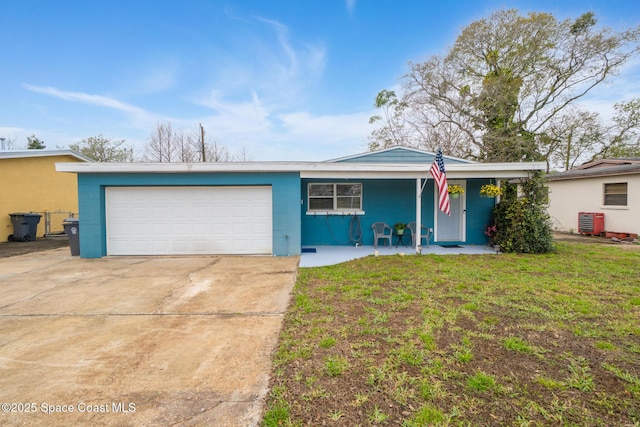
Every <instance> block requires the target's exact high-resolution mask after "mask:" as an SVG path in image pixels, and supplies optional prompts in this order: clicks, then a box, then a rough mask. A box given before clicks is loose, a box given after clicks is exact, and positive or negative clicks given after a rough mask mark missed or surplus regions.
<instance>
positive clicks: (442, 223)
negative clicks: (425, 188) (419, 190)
mask: <svg viewBox="0 0 640 427" xmlns="http://www.w3.org/2000/svg"><path fill="white" fill-rule="evenodd" d="M447 184H448V185H454V184H457V185H459V186H460V187H462V188H463V189H464V190H465V192H464V193H462V194H461V195H460V196H459V197H458V198H453V197H449V202H450V204H451V215H447V214H446V213H444V212H442V211H441V210H440V209H438V195H437V194H436V195H435V210H436V221H435V239H434V240H435V241H436V242H464V241H466V239H467V237H466V233H465V230H466V212H467V198H466V193H467V181H456V180H449V181H448V182H447ZM437 192H438V191H437V190H436V192H435V193H437Z"/></svg>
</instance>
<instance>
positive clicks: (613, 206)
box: [602, 182, 629, 209]
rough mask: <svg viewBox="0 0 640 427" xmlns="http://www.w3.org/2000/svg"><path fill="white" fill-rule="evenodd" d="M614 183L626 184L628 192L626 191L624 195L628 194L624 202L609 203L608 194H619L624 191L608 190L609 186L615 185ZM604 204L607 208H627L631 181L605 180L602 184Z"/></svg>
mask: <svg viewBox="0 0 640 427" xmlns="http://www.w3.org/2000/svg"><path fill="white" fill-rule="evenodd" d="M614 185H625V186H626V193H624V195H625V196H626V200H625V203H624V204H608V203H607V195H613V194H617V195H621V194H623V193H612V192H611V191H610V192H607V186H614ZM602 205H603V206H604V207H606V208H614V209H615V208H618V209H623V208H626V207H627V206H629V183H628V182H605V183H603V185H602Z"/></svg>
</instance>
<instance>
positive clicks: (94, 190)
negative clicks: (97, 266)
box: [78, 173, 301, 258]
mask: <svg viewBox="0 0 640 427" xmlns="http://www.w3.org/2000/svg"><path fill="white" fill-rule="evenodd" d="M188 185H196V186H210V185H211V186H215V185H218V186H225V185H270V186H271V187H272V207H273V212H272V213H273V254H274V255H276V256H288V255H299V254H300V247H301V240H300V230H301V224H300V215H299V211H298V209H297V207H298V206H300V174H299V173H218V174H207V173H201V174H196V173H175V174H160V173H158V174H130V173H122V174H79V175H78V204H79V213H80V255H81V257H82V258H100V257H103V256H105V255H107V235H106V218H105V187H110V186H127V187H132V186H188ZM294 206H295V207H296V208H293V207H294Z"/></svg>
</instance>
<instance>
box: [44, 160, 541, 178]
mask: <svg viewBox="0 0 640 427" xmlns="http://www.w3.org/2000/svg"><path fill="white" fill-rule="evenodd" d="M430 167H431V165H430V164H429V165H428V164H413V163H412V164H395V163H384V164H379V163H378V164H376V163H327V162H227V163H56V170H57V171H58V172H73V173H260V172H267V173H268V172H294V173H300V178H344V179H354V178H355V179H416V178H424V177H426V176H428V175H429V168H430ZM545 168H546V164H545V163H542V162H532V163H452V164H446V169H447V178H448V179H465V178H495V179H505V178H524V177H527V176H528V174H529V173H530V172H531V171H537V170H544V169H545Z"/></svg>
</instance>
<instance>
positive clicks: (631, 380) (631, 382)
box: [602, 363, 640, 398]
mask: <svg viewBox="0 0 640 427" xmlns="http://www.w3.org/2000/svg"><path fill="white" fill-rule="evenodd" d="M602 367H603V368H604V369H606V370H607V371H609V372H611V373H612V374H614V375H615V376H616V377H618V378H620V379H621V380H624V381H626V382H627V390H629V392H630V393H631V394H633V395H634V396H635V397H636V398H640V377H638V376H636V375H633V374H630V373H629V372H627V371H624V370H622V369H620V368H618V367H616V366H614V365H611V364H609V363H603V364H602Z"/></svg>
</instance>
